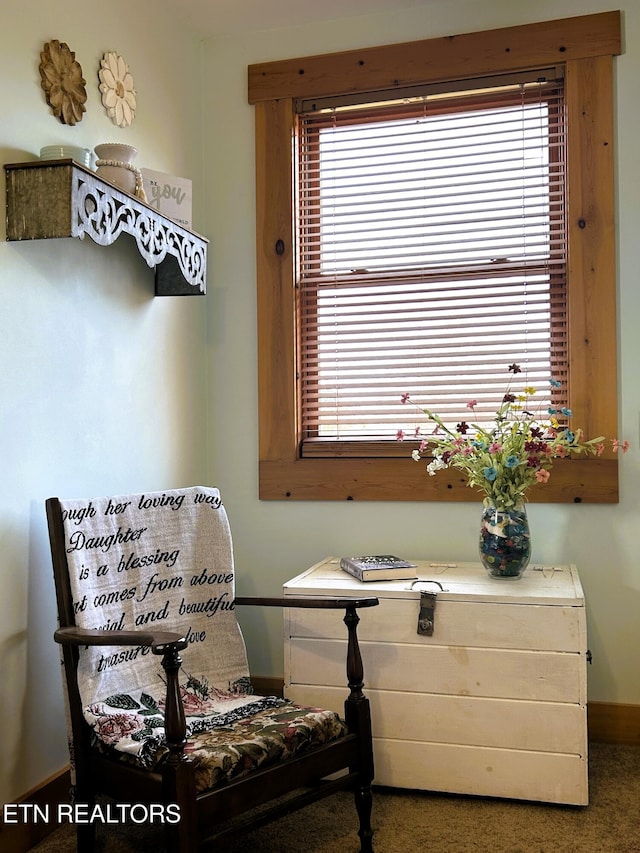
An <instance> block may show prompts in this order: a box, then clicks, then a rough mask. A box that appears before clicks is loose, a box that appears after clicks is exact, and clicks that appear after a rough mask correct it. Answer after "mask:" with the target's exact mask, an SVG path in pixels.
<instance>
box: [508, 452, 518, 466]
mask: <svg viewBox="0 0 640 853" xmlns="http://www.w3.org/2000/svg"><path fill="white" fill-rule="evenodd" d="M504 464H505V465H506V466H507V468H515V467H516V465H519V464H520V460H519V459H518V457H517V456H516V455H515V454H513V453H512V454H511V456H507V458H506V459H505V460H504Z"/></svg>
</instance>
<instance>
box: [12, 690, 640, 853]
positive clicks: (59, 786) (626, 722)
mask: <svg viewBox="0 0 640 853" xmlns="http://www.w3.org/2000/svg"><path fill="white" fill-rule="evenodd" d="M252 680H253V689H254V690H255V692H256V693H258V694H259V695H261V696H282V694H283V690H284V683H283V681H282V679H281V678H270V677H266V678H261V677H255V678H253V679H252ZM587 713H588V719H589V740H590V741H593V742H595V743H612V744H625V745H627V746H640V705H622V704H614V703H611V702H589V704H588V706H587ZM70 785H71V782H70V779H69V768H65V769H63V770H61V771H60V772H59V773H56V774H55V775H54V776H52V777H51V778H50V779H47V780H46V781H44V782H43V783H42V784H41V785H39V786H37V787H36V788H34V789H33V790H32V791H29V792H28V793H26V794H25V795H24V797H22V798H21V799H20V800H18V801H17V802H19V803H28V804H30V805H33V806H39V807H40V809H41V810H42V811H43V812H46V811H47V807H48V811H49V812H50V813H54V812H55V810H56V807H57V804H58V803H66V802H68V800H69V788H70ZM55 828H56V824H55V823H45V822H33V821H29V822H26V823H16V824H5V823H0V849H1V850H3V851H6V853H27V851H28V850H30V849H31V848H32V847H35V845H36V844H39V843H40V841H42V839H43V838H45V837H46V836H47V835H48V834H49V833H50V832H52V831H53V830H54V829H55Z"/></svg>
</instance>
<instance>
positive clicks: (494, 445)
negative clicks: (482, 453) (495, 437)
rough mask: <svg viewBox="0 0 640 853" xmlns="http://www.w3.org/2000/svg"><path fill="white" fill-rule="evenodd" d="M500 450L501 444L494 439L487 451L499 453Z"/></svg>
mask: <svg viewBox="0 0 640 853" xmlns="http://www.w3.org/2000/svg"><path fill="white" fill-rule="evenodd" d="M501 450H502V445H501V444H500V442H499V441H494V442H493V443H492V444H490V445H489V453H500V451H501Z"/></svg>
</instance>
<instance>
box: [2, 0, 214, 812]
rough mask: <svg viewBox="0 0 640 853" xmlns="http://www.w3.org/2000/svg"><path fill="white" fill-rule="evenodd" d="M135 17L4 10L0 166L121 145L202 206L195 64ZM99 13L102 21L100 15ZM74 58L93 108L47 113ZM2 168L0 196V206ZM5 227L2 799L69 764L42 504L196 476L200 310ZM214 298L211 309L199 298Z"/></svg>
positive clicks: (101, 256)
mask: <svg viewBox="0 0 640 853" xmlns="http://www.w3.org/2000/svg"><path fill="white" fill-rule="evenodd" d="M141 6H146V7H147V8H148V9H149V8H153V6H154V4H137V3H134V4H131V3H127V2H124V0H112V2H111V3H109V4H107V5H106V6H104V7H98V6H92V7H91V8H89V7H86V8H83V7H81V6H80V7H79V6H78V4H77V3H74V2H71V0H60V2H57V3H56V4H54V5H47V4H43V3H41V2H39V0H20V3H18V2H14V1H13V0H9V3H8V5H7V4H6V3H5V4H4V6H3V21H4V23H3V25H2V27H1V28H0V47H1V50H0V78H1V79H2V80H3V104H4V107H3V114H2V119H1V120H0V158H1V162H2V163H3V164H4V163H15V162H20V161H24V160H32V159H35V158H36V157H37V155H38V152H39V150H40V148H41V147H42V146H44V145H49V144H65V143H66V144H79V145H82V146H83V147H88V148H92V147H93V146H94V145H96V144H97V143H99V142H106V141H116V142H127V143H130V144H132V145H135V146H136V147H137V148H138V151H139V153H138V157H137V164H138V165H141V166H147V167H149V168H151V169H156V170H158V171H164V172H169V173H171V174H174V175H180V176H184V177H190V178H192V179H193V182H194V195H195V211H194V215H195V218H194V222H195V227H196V230H197V231H199V232H201V233H204V224H203V215H202V209H203V205H202V201H203V198H202V193H201V191H200V190H201V183H202V182H201V169H202V163H201V153H200V152H201V140H202V132H201V121H200V116H201V113H200V106H201V104H200V99H199V98H200V88H199V81H200V56H199V48H198V44H197V42H195V41H194V38H193V37H188V36H187V35H186V34H184V35H181V33H180V31H179V30H178V29H176V25H175V21H173V20H171V19H169V18H166V17H165V18H163V17H162V16H161V15H160V14H159V13H158V12H157V11H156V12H155V13H154V17H153V21H152V22H151V20H150V19H149V18H148V16H146V15H145V14H144V9H140V7H141ZM101 10H102V11H101ZM53 38H57V39H59V40H60V41H64V42H67V44H68V45H69V46H70V48H71V49H72V50H74V51H75V52H76V58H77V59H78V61H79V62H80V64H81V65H82V68H83V72H84V77H85V79H86V81H87V83H86V89H87V94H88V101H87V112H86V113H85V115H84V118H83V120H82V121H81V122H80V123H78V124H77V125H75V126H74V127H68V126H64V125H62V124H61V123H60V122H59V121H58V120H57V119H56V118H55V117H54V116H53V114H52V113H51V111H50V109H49V107H48V105H47V104H46V101H45V98H44V93H43V92H42V89H41V87H40V74H39V70H38V66H39V62H40V51H41V50H42V47H43V45H44V43H45V42H48V41H50V40H51V39H53ZM106 50H115V51H117V52H118V53H120V54H121V55H122V56H123V57H124V58H125V59H126V60H127V62H128V63H129V65H130V68H131V71H132V73H133V76H134V80H135V84H136V88H137V92H138V112H137V115H136V118H135V121H134V122H133V124H132V125H131V126H130V127H129V128H118V127H117V126H116V125H114V124H113V123H112V122H111V120H110V119H109V118H108V116H107V115H106V113H105V111H104V109H103V107H102V104H101V102H100V94H99V91H98V78H97V71H98V68H99V61H100V59H101V57H102V55H103V54H104V52H105V51H106ZM4 185H5V181H4V170H2V175H1V176H0V195H1V197H2V198H4ZM2 220H3V221H2V223H1V224H0V363H1V364H2V370H1V371H0V454H1V462H0V589H1V590H2V595H1V596H0V684H1V685H2V687H1V688H0V719H2V721H3V737H2V740H1V743H0V802H7V801H9V800H11V799H13V798H15V797H17V796H19V795H21V794H23V793H24V792H25V791H26V790H27V789H29V788H30V787H32V786H34V785H35V784H37V783H39V782H41V781H42V780H43V779H45V778H46V777H47V776H49V775H51V774H52V773H54V772H56V771H57V770H58V769H60V768H61V767H63V766H64V765H65V764H66V763H67V762H68V754H67V747H66V739H65V729H64V709H63V702H62V690H61V679H60V666H59V662H58V651H57V647H56V645H55V644H54V642H53V631H54V629H55V604H54V590H53V580H52V577H51V565H50V557H49V553H48V538H47V533H46V522H45V515H44V500H45V498H46V497H48V496H50V495H61V496H66V497H74V496H83V495H86V496H89V495H97V494H105V493H123V492H130V491H138V490H141V491H142V490H151V489H163V488H166V487H168V486H181V485H188V484H190V483H195V482H199V481H200V480H201V479H202V478H203V460H204V440H205V428H206V416H207V412H206V409H205V406H204V402H203V401H204V394H205V365H204V363H203V350H204V345H205V320H206V317H205V310H204V309H205V300H203V299H200V298H185V299H176V298H165V299H160V298H154V296H153V272H152V271H151V270H150V269H149V268H148V267H147V266H146V264H145V262H144V261H143V260H142V258H141V257H140V256H139V255H138V254H137V251H136V249H135V244H134V242H133V240H132V239H130V238H128V237H121V238H120V241H119V243H118V244H116V245H115V246H112V247H110V248H103V247H99V246H96V245H95V244H92V243H91V241H90V240H89V239H88V238H87V239H86V240H84V241H79V240H74V239H61V240H51V241H37V242H33V243H6V242H5V241H4V237H5V229H4V217H2ZM208 298H209V297H208Z"/></svg>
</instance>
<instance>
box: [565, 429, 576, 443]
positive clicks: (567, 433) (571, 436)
mask: <svg viewBox="0 0 640 853" xmlns="http://www.w3.org/2000/svg"><path fill="white" fill-rule="evenodd" d="M564 437H565V438H566V439H567V441H568V442H569V444H573V440H574V438H575V435H574V434H573V433H572V432H571V431H570V430H568V429H566V430H565V431H564Z"/></svg>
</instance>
